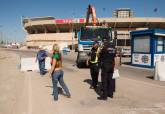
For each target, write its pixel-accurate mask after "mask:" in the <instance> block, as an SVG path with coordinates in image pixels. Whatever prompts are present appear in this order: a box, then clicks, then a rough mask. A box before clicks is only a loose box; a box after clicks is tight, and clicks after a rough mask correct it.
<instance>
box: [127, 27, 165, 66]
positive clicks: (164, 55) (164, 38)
mask: <svg viewBox="0 0 165 114" xmlns="http://www.w3.org/2000/svg"><path fill="white" fill-rule="evenodd" d="M130 35H131V64H132V65H135V66H139V67H148V68H154V66H155V62H156V61H161V62H165V30H162V29H149V30H137V31H132V32H131V33H130Z"/></svg>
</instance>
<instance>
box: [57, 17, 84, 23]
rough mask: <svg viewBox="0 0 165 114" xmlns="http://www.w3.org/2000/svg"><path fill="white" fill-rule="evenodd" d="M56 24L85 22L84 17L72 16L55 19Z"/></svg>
mask: <svg viewBox="0 0 165 114" xmlns="http://www.w3.org/2000/svg"><path fill="white" fill-rule="evenodd" d="M55 23H56V24H69V23H85V19H84V18H74V19H55Z"/></svg>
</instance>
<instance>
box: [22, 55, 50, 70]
mask: <svg viewBox="0 0 165 114" xmlns="http://www.w3.org/2000/svg"><path fill="white" fill-rule="evenodd" d="M50 61H51V58H50V57H47V58H46V60H45V69H47V70H49V69H50V68H51V65H50ZM38 70H39V67H38V61H37V62H36V57H30V58H21V71H38Z"/></svg>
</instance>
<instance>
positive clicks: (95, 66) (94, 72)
mask: <svg viewBox="0 0 165 114" xmlns="http://www.w3.org/2000/svg"><path fill="white" fill-rule="evenodd" d="M99 51H100V48H99V42H97V41H96V42H94V45H93V47H92V49H91V52H90V56H89V59H88V60H87V65H89V67H90V74H91V78H92V84H91V86H90V89H95V90H96V89H97V84H98V76H99V69H100V65H99Z"/></svg>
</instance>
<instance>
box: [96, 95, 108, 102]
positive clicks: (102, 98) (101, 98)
mask: <svg viewBox="0 0 165 114" xmlns="http://www.w3.org/2000/svg"><path fill="white" fill-rule="evenodd" d="M97 99H98V100H104V101H106V100H107V97H103V96H100V97H97Z"/></svg>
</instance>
